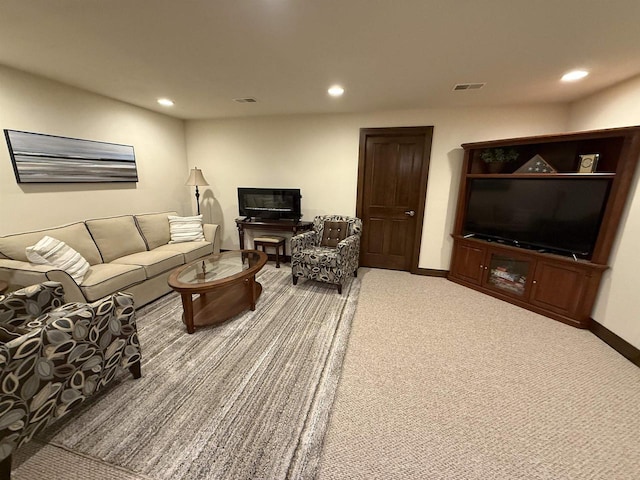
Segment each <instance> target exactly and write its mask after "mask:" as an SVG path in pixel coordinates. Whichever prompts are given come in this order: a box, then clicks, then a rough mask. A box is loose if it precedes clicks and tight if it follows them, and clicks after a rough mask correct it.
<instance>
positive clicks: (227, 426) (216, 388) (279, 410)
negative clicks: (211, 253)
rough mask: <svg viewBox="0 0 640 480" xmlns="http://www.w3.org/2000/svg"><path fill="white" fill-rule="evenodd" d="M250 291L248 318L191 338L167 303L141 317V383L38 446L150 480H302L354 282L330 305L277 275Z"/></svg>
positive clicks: (323, 289) (328, 295) (314, 288)
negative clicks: (255, 295)
mask: <svg viewBox="0 0 640 480" xmlns="http://www.w3.org/2000/svg"><path fill="white" fill-rule="evenodd" d="M258 280H259V281H260V282H261V283H262V285H263V288H264V291H263V293H262V296H261V297H260V299H259V300H258V304H257V307H256V311H255V312H247V313H245V314H242V315H239V316H237V317H235V318H234V319H232V320H230V321H228V322H226V323H225V324H223V325H221V326H217V327H207V328H202V329H199V330H196V332H195V333H194V334H193V335H188V334H187V333H186V330H185V327H184V325H183V324H182V321H181V314H182V306H181V303H180V297H179V296H178V295H177V294H170V295H168V296H166V297H164V298H162V299H160V300H158V301H157V302H155V303H153V304H151V305H149V306H147V307H145V308H143V309H141V310H140V311H139V314H138V331H139V335H140V343H141V346H142V354H143V363H142V372H143V378H141V379H140V380H133V379H132V378H131V377H130V376H129V375H126V376H123V377H122V379H121V380H120V381H119V382H118V384H117V385H116V386H114V387H113V388H111V389H109V390H108V391H106V392H104V394H103V395H99V396H98V397H97V398H95V399H93V400H92V401H91V402H89V403H87V405H86V406H84V407H82V408H81V409H80V410H79V411H77V412H76V413H75V414H72V415H71V417H70V418H69V419H65V420H62V421H61V422H59V423H58V424H55V425H54V426H52V427H51V429H50V430H49V431H48V432H47V438H41V439H40V440H41V441H43V440H44V441H47V442H49V443H50V444H52V445H55V446H58V447H62V448H64V449H66V450H69V451H71V452H77V453H78V454H80V455H84V456H89V457H91V458H95V459H100V460H101V461H103V462H106V463H109V464H112V465H115V466H117V467H119V468H123V469H126V470H128V471H131V472H135V473H137V474H140V475H141V476H148V477H150V478H153V479H157V480H164V479H167V480H168V479H172V480H180V479H184V480H187V479H218V478H219V479H223V478H224V479H270V480H271V479H285V478H296V479H299V478H300V479H304V478H314V476H315V474H316V470H317V465H318V461H319V457H320V453H321V451H322V441H323V437H324V433H325V430H326V427H327V422H328V416H329V412H330V409H331V405H332V402H333V398H334V394H335V390H336V386H337V382H338V379H339V376H340V370H341V366H342V360H343V357H344V351H345V349H346V345H347V340H348V336H349V331H350V327H351V321H352V318H353V315H354V312H355V307H356V303H357V299H358V294H359V290H360V280H359V279H353V280H352V281H351V282H350V283H349V284H347V285H345V288H344V289H343V294H342V295H338V293H337V291H336V289H335V287H331V286H329V285H324V284H320V283H317V282H310V281H300V282H298V285H297V286H295V287H294V286H293V285H291V271H290V269H289V268H287V267H286V266H283V267H282V268H280V269H275V268H273V267H271V266H266V267H265V269H263V271H262V272H261V273H260V275H259V278H258ZM27 463H28V462H27ZM25 466H26V464H25Z"/></svg>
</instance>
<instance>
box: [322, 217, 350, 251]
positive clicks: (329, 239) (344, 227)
mask: <svg viewBox="0 0 640 480" xmlns="http://www.w3.org/2000/svg"><path fill="white" fill-rule="evenodd" d="M348 230H349V226H348V224H347V222H324V227H323V228H322V240H321V241H320V245H321V246H323V247H336V246H338V243H340V242H341V241H342V240H344V239H345V238H347V231H348Z"/></svg>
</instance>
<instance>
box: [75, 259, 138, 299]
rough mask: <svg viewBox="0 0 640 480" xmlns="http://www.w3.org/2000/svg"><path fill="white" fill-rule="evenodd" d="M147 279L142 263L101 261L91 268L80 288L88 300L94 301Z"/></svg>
mask: <svg viewBox="0 0 640 480" xmlns="http://www.w3.org/2000/svg"><path fill="white" fill-rule="evenodd" d="M145 280H146V275H145V273H144V268H142V267H141V266H140V265H124V264H117V263H101V264H98V265H93V266H91V268H89V270H88V271H87V274H86V275H85V277H84V282H82V285H81V286H80V289H81V290H82V293H83V294H84V296H85V297H86V298H87V300H88V301H90V302H94V301H96V300H98V299H100V298H102V297H105V296H107V295H110V294H112V293H114V292H122V291H126V290H127V288H128V287H130V286H131V285H135V284H137V283H140V282H144V281H145Z"/></svg>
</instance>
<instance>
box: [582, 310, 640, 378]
mask: <svg viewBox="0 0 640 480" xmlns="http://www.w3.org/2000/svg"><path fill="white" fill-rule="evenodd" d="M589 330H591V332H592V333H593V334H594V335H595V336H596V337H598V338H599V339H600V340H602V341H603V342H604V343H606V344H607V345H609V346H610V347H611V348H613V349H614V350H615V351H616V352H618V353H619V354H620V355H622V356H623V357H624V358H626V359H627V360H629V361H630V362H631V363H633V364H634V365H636V366H637V367H640V349H637V348H636V347H634V346H633V345H631V344H630V343H629V342H627V341H626V340H625V339H623V338H620V337H619V336H618V335H616V334H615V333H613V332H612V331H611V330H609V329H608V328H606V327H604V326H602V325H600V324H599V323H598V322H596V321H595V320H593V319H591V324H590V326H589Z"/></svg>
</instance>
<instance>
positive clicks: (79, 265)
mask: <svg viewBox="0 0 640 480" xmlns="http://www.w3.org/2000/svg"><path fill="white" fill-rule="evenodd" d="M25 253H26V255H27V258H28V259H29V261H30V262H31V263H37V264H40V265H50V266H52V267H56V268H59V269H60V270H64V271H65V272H67V273H68V274H69V275H71V278H73V279H74V280H75V281H76V283H77V284H78V285H80V284H81V283H82V281H83V280H84V276H85V274H86V273H87V270H89V262H87V261H86V260H85V258H84V257H83V256H82V255H80V254H79V253H78V252H76V251H75V250H74V249H73V248H71V247H70V246H69V245H67V244H66V243H64V242H62V241H60V240H57V239H55V238H52V237H49V236H44V237H42V239H41V240H40V241H39V242H38V243H36V244H35V245H32V246H30V247H27V248H26V250H25Z"/></svg>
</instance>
